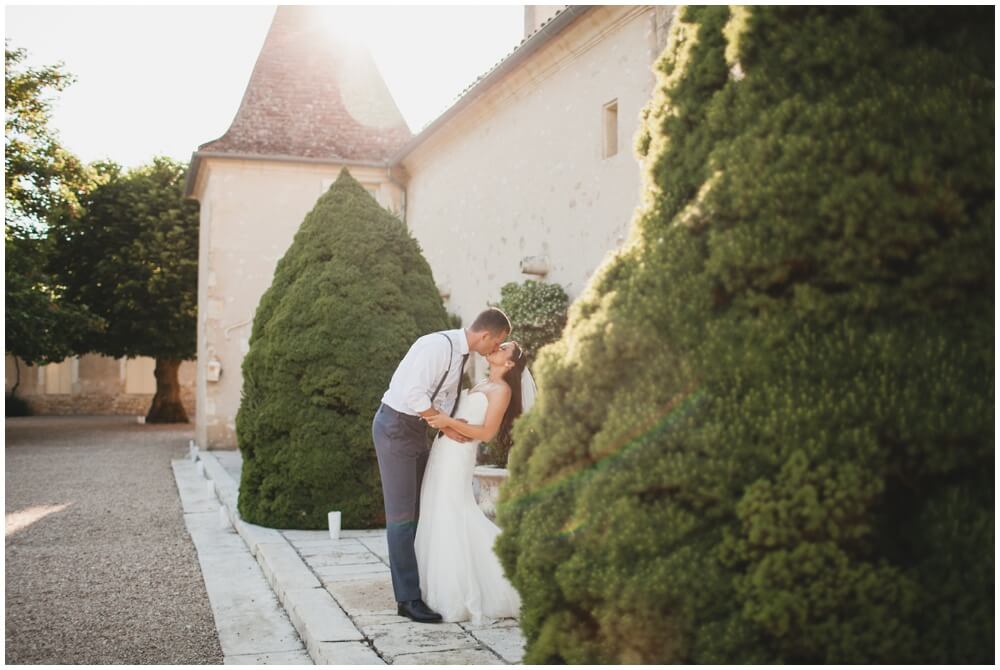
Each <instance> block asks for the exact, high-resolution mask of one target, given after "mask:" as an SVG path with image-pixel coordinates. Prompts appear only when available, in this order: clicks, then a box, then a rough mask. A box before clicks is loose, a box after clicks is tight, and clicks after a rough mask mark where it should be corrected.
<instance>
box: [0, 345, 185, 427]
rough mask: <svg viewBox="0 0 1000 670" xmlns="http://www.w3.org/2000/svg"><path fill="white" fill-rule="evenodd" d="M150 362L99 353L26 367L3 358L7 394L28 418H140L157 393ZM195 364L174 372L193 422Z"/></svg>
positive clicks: (8, 356)
mask: <svg viewBox="0 0 1000 670" xmlns="http://www.w3.org/2000/svg"><path fill="white" fill-rule="evenodd" d="M155 367H156V361H155V360H154V359H152V358H149V357H145V356H143V357H138V358H111V357H109V356H101V355H98V354H87V355H85V356H72V357H70V358H67V359H65V360H64V361H62V362H60V363H50V364H49V365H27V364H25V363H24V361H20V360H15V359H14V357H13V356H11V355H10V354H7V355H6V365H5V370H4V373H5V374H4V377H5V379H4V381H5V386H6V391H7V393H10V391H11V389H12V388H13V387H14V385H15V384H16V385H17V395H18V397H20V398H22V399H23V400H24V401H25V402H26V403H27V404H28V407H29V408H30V409H31V411H32V413H33V414H131V415H135V416H145V415H146V414H147V413H148V412H149V407H150V404H151V403H152V401H153V395H154V394H155V393H156V378H155V377H154V375H153V370H154V368H155ZM195 368H196V366H195V362H194V361H184V362H183V363H181V367H180V369H179V370H178V371H177V377H178V382H179V383H180V386H181V402H182V403H183V404H184V410H185V411H186V412H187V415H188V418H189V419H191V420H196V419H195V384H194V380H195Z"/></svg>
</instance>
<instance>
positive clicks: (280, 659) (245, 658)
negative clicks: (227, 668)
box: [224, 650, 313, 665]
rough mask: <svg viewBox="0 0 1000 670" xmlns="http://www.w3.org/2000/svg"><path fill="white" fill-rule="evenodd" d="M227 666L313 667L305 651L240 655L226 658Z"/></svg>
mask: <svg viewBox="0 0 1000 670" xmlns="http://www.w3.org/2000/svg"><path fill="white" fill-rule="evenodd" d="M224 664H225V665H313V661H312V659H311V658H309V654H308V653H306V651H305V650H303V651H291V652H278V653H274V654H240V655H238V656H226V659H225V661H224Z"/></svg>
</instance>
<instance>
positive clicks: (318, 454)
mask: <svg viewBox="0 0 1000 670" xmlns="http://www.w3.org/2000/svg"><path fill="white" fill-rule="evenodd" d="M447 327H448V318H447V315H446V313H445V310H444V306H443V304H442V303H441V298H440V296H439V295H438V291H437V289H436V288H435V285H434V279H433V277H432V275H431V270H430V267H429V266H428V264H427V261H426V260H425V259H424V257H423V256H422V255H421V252H420V248H419V246H418V245H417V242H416V240H414V239H413V238H412V237H411V236H410V234H409V233H408V232H407V230H406V227H405V226H404V224H403V223H402V222H401V221H400V220H399V219H397V218H396V217H394V216H393V215H392V214H390V213H389V212H387V211H386V210H384V209H383V208H382V207H380V206H379V204H378V203H377V202H375V200H374V199H373V198H372V197H371V196H370V195H369V194H368V193H367V192H366V191H365V189H364V187H362V186H361V185H360V184H359V183H358V182H357V181H356V180H355V179H354V178H353V177H351V176H350V174H349V173H348V171H347V170H346V169H345V170H344V171H343V172H341V174H340V177H339V178H338V179H337V181H336V182H335V183H334V184H333V186H331V187H330V190H329V191H328V192H327V193H326V194H324V195H323V196H322V197H321V198H320V199H319V200H318V201H317V203H316V206H315V207H314V208H313V210H312V211H311V212H310V213H309V214H308V215H306V218H305V220H304V221H303V223H302V226H301V227H300V228H299V230H298V232H297V233H296V235H295V239H294V241H293V242H292V245H291V247H290V248H289V249H288V251H287V252H286V253H285V255H284V257H283V258H282V259H281V260H280V261H279V262H278V265H277V268H276V269H275V273H274V281H273V282H272V284H271V287H270V288H269V289H268V290H267V291H266V292H265V293H264V296H263V297H262V298H261V301H260V305H259V307H258V308H257V312H256V315H255V317H254V323H253V332H252V334H251V337H250V350H249V352H248V353H247V355H246V357H245V358H244V360H243V397H242V401H241V403H240V409H239V412H238V413H237V415H236V435H237V441H238V443H239V447H240V450H241V452H242V454H243V473H242V479H241V483H240V498H239V511H240V514H241V515H242V517H243V518H244V519H246V520H247V521H250V522H251V523H255V524H259V525H262V526H269V527H277V528H301V529H322V528H326V526H327V512H329V511H331V510H341V512H342V513H343V517H342V523H343V525H344V527H345V528H370V527H377V526H379V525H383V524H384V523H385V517H384V511H383V505H382V487H381V484H380V479H379V473H378V462H377V460H376V458H375V451H374V446H373V445H372V438H371V422H372V417H373V416H374V415H375V411H376V410H377V409H378V406H379V402H380V401H381V398H382V394H383V393H384V392H385V389H386V388H387V387H388V385H389V379H390V378H391V377H392V373H393V371H394V370H395V368H396V366H397V365H398V364H399V361H400V360H402V358H403V356H404V355H405V354H406V352H407V350H408V349H409V347H410V345H411V344H412V343H413V341H414V340H415V339H417V338H418V337H420V336H421V335H424V334H426V333H429V332H433V331H436V330H444V329H446V328H447Z"/></svg>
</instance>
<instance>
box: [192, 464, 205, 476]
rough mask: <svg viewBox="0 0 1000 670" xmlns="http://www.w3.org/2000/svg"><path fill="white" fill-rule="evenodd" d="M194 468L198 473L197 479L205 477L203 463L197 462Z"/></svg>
mask: <svg viewBox="0 0 1000 670" xmlns="http://www.w3.org/2000/svg"><path fill="white" fill-rule="evenodd" d="M194 468H195V470H197V471H198V476H199V477H204V476H205V464H204V463H202V462H201V461H198V463H197V464H196V465H195V466H194Z"/></svg>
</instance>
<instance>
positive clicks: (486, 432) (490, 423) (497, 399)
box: [427, 386, 510, 442]
mask: <svg viewBox="0 0 1000 670" xmlns="http://www.w3.org/2000/svg"><path fill="white" fill-rule="evenodd" d="M486 398H487V399H488V400H489V405H488V406H487V408H486V419H485V421H484V422H483V424H482V425H481V426H480V425H473V424H469V423H466V422H464V421H459V420H458V419H453V418H451V417H449V416H445V415H444V414H443V413H442V414H439V415H437V416H434V417H430V418H428V419H427V423H429V424H430V425H432V426H434V427H435V428H451V429H452V430H454V431H455V432H457V433H459V434H460V435H464V436H465V437H471V438H472V439H474V440H482V441H483V442H487V441H489V440H492V439H493V437H494V436H495V435H496V434H497V431H499V430H500V422H501V421H503V415H504V412H506V411H507V405H509V404H510V387H509V386H500V387H499V388H495V389H493V390H491V391H490V392H489V393H487V394H486Z"/></svg>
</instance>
